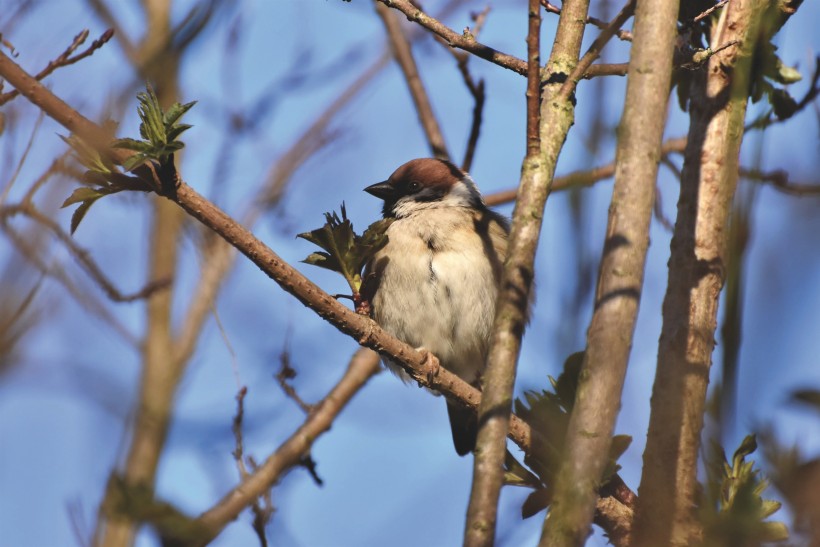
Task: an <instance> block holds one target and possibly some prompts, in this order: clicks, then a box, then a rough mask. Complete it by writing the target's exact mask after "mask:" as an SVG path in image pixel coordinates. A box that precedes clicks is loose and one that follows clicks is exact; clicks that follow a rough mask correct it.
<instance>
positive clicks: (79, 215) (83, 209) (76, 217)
mask: <svg viewBox="0 0 820 547" xmlns="http://www.w3.org/2000/svg"><path fill="white" fill-rule="evenodd" d="M97 199H99V198H95V199H89V200H86V201H84V202H82V203H81V204H80V206H79V207H77V209H76V210H75V211H74V214H73V215H71V235H74V232H76V231H77V228H78V227H79V226H80V222H82V221H83V218H85V214H86V213H87V212H88V210H89V209H91V206H92V205H94V202H96V201H97Z"/></svg>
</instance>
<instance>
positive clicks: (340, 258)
mask: <svg viewBox="0 0 820 547" xmlns="http://www.w3.org/2000/svg"><path fill="white" fill-rule="evenodd" d="M341 215H342V216H341V217H339V215H337V214H336V213H335V212H332V213H325V224H324V225H323V226H322V227H321V228H317V229H316V230H311V231H310V232H305V233H302V234H298V235H297V236H296V237H299V238H302V239H304V240H307V241H310V242H311V243H313V244H314V245H317V246H318V247H320V248H321V249H323V250H324V252H323V253H312V254H311V255H310V256H308V257H307V258H306V259H305V260H304V261H303V262H306V263H308V264H313V265H315V266H320V267H322V268H327V269H329V270H333V271H336V272H339V273H340V274H342V276H343V277H344V278H345V281H347V283H348V285H349V286H350V288H351V290H352V291H353V293H354V294H356V293H358V292H359V290H360V289H361V283H362V278H361V274H362V269H363V268H364V267H365V265H366V264H367V263H368V262H369V261H370V259H371V258H372V257H373V255H375V253H376V252H378V251H379V250H380V249H381V248H382V247H384V246H385V245H386V244H387V235H386V234H385V231H386V230H387V227H388V226H389V225H390V222H391V221H390V220H380V221H378V222H374V223H373V224H371V225H370V226H369V227H368V228H367V230H365V232H364V234H363V235H361V236H359V235H357V234H356V232H355V231H354V230H353V224H352V223H351V222H350V220H348V218H347V210H346V209H345V205H344V203H343V204H342V206H341Z"/></svg>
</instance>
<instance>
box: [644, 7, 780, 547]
mask: <svg viewBox="0 0 820 547" xmlns="http://www.w3.org/2000/svg"><path fill="white" fill-rule="evenodd" d="M766 5H767V2H765V1H763V0H758V1H752V2H731V3H730V4H729V5H728V6H727V7H726V8H725V9H724V10H723V11H722V12H721V21H720V23H719V24H717V25H714V26H713V28H712V36H711V38H710V43H723V42H726V41H731V40H735V39H736V40H739V41H740V43H741V46H740V47H739V48H735V49H733V50H730V51H729V52H728V53H727V54H726V55H723V56H722V57H721V58H720V59H718V58H717V57H713V58H711V59H710V60H709V66H708V69H707V70H704V71H700V72H698V73H696V78H697V79H696V80H695V82H694V83H693V84H692V87H691V89H692V96H691V99H690V103H691V107H690V108H691V124H690V127H689V138H688V144H687V147H686V153H685V159H684V166H683V174H682V177H681V191H680V198H679V201H678V216H677V219H676V222H675V230H674V234H673V236H672V244H671V255H670V258H669V282H668V285H667V292H666V296H665V298H664V302H663V327H662V330H661V336H660V342H659V347H658V368H657V372H656V376H655V383H654V385H653V388H652V401H651V414H650V420H649V432H648V435H647V442H646V449H645V451H644V454H643V474H642V477H641V486H640V492H641V496H640V498H639V500H638V504H637V509H636V515H635V531H634V533H635V544H636V545H640V546H644V545H646V546H649V545H652V546H654V545H670V544H678V545H685V544H692V543H698V542H700V540H701V539H702V529H701V526H700V524H699V521H698V518H697V515H696V514H695V508H696V506H697V503H698V501H697V500H698V497H699V489H700V486H699V485H698V481H697V470H698V452H699V448H700V436H701V429H702V427H703V416H704V405H705V401H706V388H707V384H708V382H709V368H710V365H711V359H712V352H713V349H714V344H715V330H716V328H717V307H718V297H719V295H720V292H721V288H722V285H723V282H724V279H725V275H726V274H725V264H724V250H725V247H726V229H725V227H726V224H727V220H728V216H729V211H730V209H731V204H732V200H733V196H734V193H735V187H736V184H737V173H738V161H739V151H740V144H741V140H742V138H743V134H744V133H743V127H744V118H745V114H746V106H747V97H748V93H749V73H750V72H749V71H750V70H751V63H752V55H753V51H754V48H755V44H756V43H757V41H758V39H764V40H765V39H767V38H764V37H763V36H765V34H764V33H765V32H766V31H765V29H766V28H767V27H766V26H763V24H764V23H763V19H766V18H767V17H768V16H764V13H766V9H765V6H766Z"/></svg>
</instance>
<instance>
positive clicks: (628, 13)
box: [560, 0, 635, 98]
mask: <svg viewBox="0 0 820 547" xmlns="http://www.w3.org/2000/svg"><path fill="white" fill-rule="evenodd" d="M634 11H635V0H628V1H627V3H626V5H625V6H624V7H623V8H621V11H620V12H619V13H618V15H616V16H615V18H614V19H613V20H612V21H611V22H610V23H609V24H608V25H607V26H606V28H605V29H604V30H603V31H601V34H599V35H598V37H597V38H595V41H594V42H592V45H590V46H589V49H588V50H587V52H586V53H584V56H583V57H581V59H580V60H579V61H578V64H577V65H576V66H575V68H574V69H573V70H572V72H571V73H570V75H569V77H568V78H567V79H566V81H565V82H564V85H563V86H562V87H561V92H560V96H561V97H563V98H568V97H569V96H570V95H571V94H572V93H574V92H575V87H576V86H577V85H578V82H579V81H580V80H581V79H582V78H584V77H585V75H586V73H587V71H588V69H589V68H590V66H591V65H592V63H593V61H595V60H596V59H597V58H598V57H600V55H601V51H602V50H603V49H604V46H605V45H606V44H607V42H609V40H610V39H611V38H612V37H613V36H614V35H615V33H616V32H617V31H618V29H619V28H621V27H622V26H623V24H624V23H626V21H627V20H628V19H629V18H630V17H632V13H633V12H634Z"/></svg>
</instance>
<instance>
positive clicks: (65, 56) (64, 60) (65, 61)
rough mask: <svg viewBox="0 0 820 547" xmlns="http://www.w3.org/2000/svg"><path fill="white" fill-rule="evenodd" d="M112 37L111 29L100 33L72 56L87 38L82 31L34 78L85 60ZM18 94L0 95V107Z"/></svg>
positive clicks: (86, 32)
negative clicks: (88, 44)
mask: <svg viewBox="0 0 820 547" xmlns="http://www.w3.org/2000/svg"><path fill="white" fill-rule="evenodd" d="M112 36H114V31H113V30H112V29H108V30H106V31H105V32H103V33H102V35H101V36H100V37H99V38H97V39H96V40H94V41H93V42H91V45H90V46H88V47H87V48H86V49H85V51H82V52H80V53H78V54H77V55H74V56H72V53H74V52H75V51H77V48H78V47H80V46H81V45H83V44H84V43H85V40H86V38H88V30H83V31H82V32H80V33H79V34H78V35H77V36H75V37H74V40H73V41H72V42H71V45H70V46H68V47H67V48H66V50H65V51H63V53H62V54H61V55H60V56H59V57H57V58H56V59H54V60H53V61H49V63H48V64H47V65H46V67H45V68H44V69H43V70H41V71H40V72H38V73H37V74H36V75H35V76H34V78H35V79H37V80H42V79H44V78H45V77H46V76H48V75H49V74H51V73H52V72H54V71H55V70H57V69H58V68H61V67H64V66H69V65H73V64H74V63H76V62H78V61H81V60H83V59H85V58H86V57H90V56H91V55H93V54H94V52H95V51H97V50H98V49H100V48H101V47H103V46H104V45H105V44H106V42H108V41H109V40H110V39H111V37H112ZM19 94H20V92H19V91H17V90H16V89H13V90H11V91H8V92H6V93H0V106H3V105H4V104H6V103H7V102H9V101H10V100H12V99H14V98H15V97H17V96H18V95H19Z"/></svg>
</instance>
